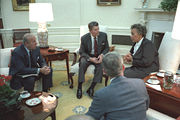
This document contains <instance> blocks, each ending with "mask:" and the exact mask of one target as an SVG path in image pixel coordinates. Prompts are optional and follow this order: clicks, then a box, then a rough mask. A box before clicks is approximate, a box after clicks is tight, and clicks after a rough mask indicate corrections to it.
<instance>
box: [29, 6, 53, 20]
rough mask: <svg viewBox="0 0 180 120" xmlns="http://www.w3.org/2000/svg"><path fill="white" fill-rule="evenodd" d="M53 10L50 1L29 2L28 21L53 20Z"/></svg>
mask: <svg viewBox="0 0 180 120" xmlns="http://www.w3.org/2000/svg"><path fill="white" fill-rule="evenodd" d="M53 20H54V18H53V11H52V4H51V3H30V4H29V21H30V22H47V21H53Z"/></svg>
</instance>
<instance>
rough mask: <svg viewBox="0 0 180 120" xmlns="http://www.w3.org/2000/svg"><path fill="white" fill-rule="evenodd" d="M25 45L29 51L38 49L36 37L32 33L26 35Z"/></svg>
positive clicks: (24, 38)
mask: <svg viewBox="0 0 180 120" xmlns="http://www.w3.org/2000/svg"><path fill="white" fill-rule="evenodd" d="M23 44H24V45H25V46H26V47H27V48H28V49H29V50H33V49H36V45H37V42H36V37H35V36H34V35H33V34H31V33H26V34H25V35H24V37H23Z"/></svg>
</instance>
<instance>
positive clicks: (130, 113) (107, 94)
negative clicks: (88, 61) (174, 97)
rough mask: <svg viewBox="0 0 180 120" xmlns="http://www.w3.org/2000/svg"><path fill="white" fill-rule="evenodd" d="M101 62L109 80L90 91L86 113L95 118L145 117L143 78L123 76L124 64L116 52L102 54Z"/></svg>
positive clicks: (146, 100) (133, 119)
mask: <svg viewBox="0 0 180 120" xmlns="http://www.w3.org/2000/svg"><path fill="white" fill-rule="evenodd" d="M102 65H103V70H104V72H105V73H106V74H107V75H108V76H110V77H111V83H110V85H109V86H107V87H105V88H102V89H100V90H98V91H97V92H96V93H95V94H94V97H93V101H92V104H91V106H90V108H89V111H88V112H87V113H86V114H87V115H90V116H92V117H93V118H95V120H145V119H146V110H147V109H148V107H149V96H148V94H147V90H146V87H145V84H144V81H143V80H141V79H137V78H126V77H124V69H125V68H124V65H123V60H122V58H121V56H120V55H119V54H118V53H115V52H111V53H108V54H106V55H105V56H104V58H103V62H102Z"/></svg>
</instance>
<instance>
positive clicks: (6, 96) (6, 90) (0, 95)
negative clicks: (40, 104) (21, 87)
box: [0, 76, 20, 116]
mask: <svg viewBox="0 0 180 120" xmlns="http://www.w3.org/2000/svg"><path fill="white" fill-rule="evenodd" d="M0 83H1V84H0V116H3V115H5V114H6V113H8V112H11V111H14V110H17V109H18V108H19V104H20V100H19V99H18V98H19V93H18V92H17V91H16V90H12V89H11V88H10V86H9V81H7V77H4V76H0Z"/></svg>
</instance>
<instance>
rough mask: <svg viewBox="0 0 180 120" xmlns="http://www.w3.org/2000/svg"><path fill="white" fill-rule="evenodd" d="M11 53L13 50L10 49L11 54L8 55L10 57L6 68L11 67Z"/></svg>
mask: <svg viewBox="0 0 180 120" xmlns="http://www.w3.org/2000/svg"><path fill="white" fill-rule="evenodd" d="M12 52H13V49H11V54H10V56H9V64H8V67H10V66H11V57H12Z"/></svg>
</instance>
